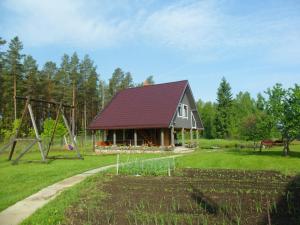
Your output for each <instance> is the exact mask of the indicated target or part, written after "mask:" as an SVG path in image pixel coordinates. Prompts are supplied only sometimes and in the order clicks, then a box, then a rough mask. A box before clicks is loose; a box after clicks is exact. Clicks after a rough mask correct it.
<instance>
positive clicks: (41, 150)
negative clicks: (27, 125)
mask: <svg viewBox="0 0 300 225" xmlns="http://www.w3.org/2000/svg"><path fill="white" fill-rule="evenodd" d="M28 110H29V115H30V118H31V122H32V126H33V129H34V132H35V136H36V139H37V140H38V146H39V149H40V152H41V156H42V159H43V161H45V159H46V158H45V155H44V149H43V145H42V140H41V138H40V135H39V132H38V129H37V126H36V123H35V119H34V116H33V112H32V108H31V105H30V104H28Z"/></svg>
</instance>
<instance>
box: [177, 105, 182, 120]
mask: <svg viewBox="0 0 300 225" xmlns="http://www.w3.org/2000/svg"><path fill="white" fill-rule="evenodd" d="M179 109H180V110H181V115H180V114H179ZM177 115H178V117H183V111H182V105H181V103H180V104H179V105H178V107H177Z"/></svg>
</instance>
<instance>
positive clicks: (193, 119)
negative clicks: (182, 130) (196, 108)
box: [191, 112, 197, 129]
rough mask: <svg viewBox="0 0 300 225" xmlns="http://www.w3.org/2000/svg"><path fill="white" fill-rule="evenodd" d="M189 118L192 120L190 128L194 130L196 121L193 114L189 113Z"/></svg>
mask: <svg viewBox="0 0 300 225" xmlns="http://www.w3.org/2000/svg"><path fill="white" fill-rule="evenodd" d="M191 118H192V121H191V123H192V128H193V129H196V128H197V124H196V120H195V117H194V114H193V112H191Z"/></svg>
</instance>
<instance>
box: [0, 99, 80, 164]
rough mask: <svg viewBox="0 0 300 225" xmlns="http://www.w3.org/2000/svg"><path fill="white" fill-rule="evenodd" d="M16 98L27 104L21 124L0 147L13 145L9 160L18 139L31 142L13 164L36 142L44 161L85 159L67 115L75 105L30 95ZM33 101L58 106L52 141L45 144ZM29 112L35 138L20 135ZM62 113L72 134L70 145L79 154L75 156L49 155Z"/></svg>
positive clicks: (6, 147) (69, 132)
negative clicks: (38, 127)
mask: <svg viewBox="0 0 300 225" xmlns="http://www.w3.org/2000/svg"><path fill="white" fill-rule="evenodd" d="M15 98H16V99H17V100H22V101H25V106H24V109H23V112H22V116H21V119H20V124H19V125H18V127H17V129H16V132H15V134H14V137H13V138H12V139H11V141H10V142H9V143H7V144H6V145H4V146H3V147H2V148H1V149H0V153H1V152H3V151H5V150H6V149H8V148H9V147H11V149H10V152H9V156H8V160H9V161H11V160H12V157H13V154H14V151H15V147H16V145H17V142H18V141H29V144H28V145H27V146H26V147H25V148H24V149H22V151H21V152H20V153H19V155H18V156H17V157H16V159H14V160H13V161H12V164H17V163H18V162H19V160H20V159H21V158H22V157H23V156H24V155H25V154H26V153H27V152H28V151H29V150H30V149H31V148H32V147H33V146H34V145H35V144H36V143H37V144H38V147H39V151H40V154H41V161H42V162H47V161H48V159H83V157H82V156H81V154H80V152H79V149H78V147H77V143H76V140H75V137H74V135H73V134H72V132H71V129H70V126H69V123H68V120H67V118H66V116H65V109H68V108H69V109H70V108H74V106H71V105H66V104H63V103H62V102H60V103H58V102H54V101H45V100H41V99H33V98H30V97H20V96H16V97H15ZM33 102H36V103H41V104H48V106H49V105H52V106H54V107H56V119H55V123H54V127H53V129H52V132H51V135H50V141H49V143H48V144H46V145H44V144H43V141H42V139H41V138H40V134H39V132H38V129H37V125H36V121H35V118H34V114H33V110H32V105H31V103H33ZM28 113H29V116H30V119H31V124H32V127H33V130H34V133H35V138H22V137H20V131H21V128H22V124H23V123H24V121H25V117H26V116H27V114H28ZM60 115H61V116H62V118H63V121H64V124H65V126H66V128H67V132H68V134H69V136H70V140H71V144H72V145H70V146H71V147H72V150H75V151H76V153H77V156H75V157H70V156H49V152H50V149H51V146H52V145H53V141H54V136H55V131H56V128H57V125H58V122H59V117H60Z"/></svg>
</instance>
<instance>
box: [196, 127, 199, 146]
mask: <svg viewBox="0 0 300 225" xmlns="http://www.w3.org/2000/svg"><path fill="white" fill-rule="evenodd" d="M196 138H197V146H198V143H199V130H198V129H197V130H196Z"/></svg>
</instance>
